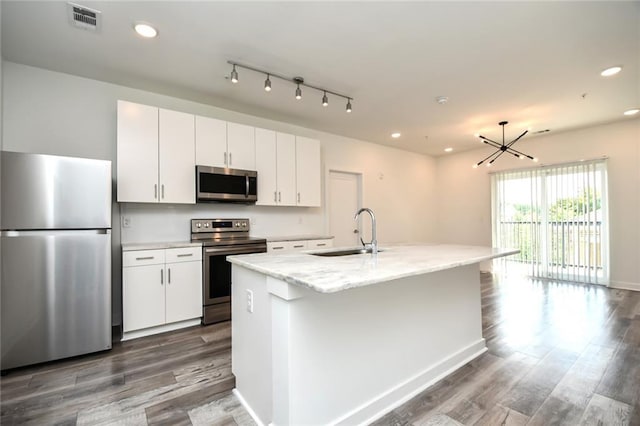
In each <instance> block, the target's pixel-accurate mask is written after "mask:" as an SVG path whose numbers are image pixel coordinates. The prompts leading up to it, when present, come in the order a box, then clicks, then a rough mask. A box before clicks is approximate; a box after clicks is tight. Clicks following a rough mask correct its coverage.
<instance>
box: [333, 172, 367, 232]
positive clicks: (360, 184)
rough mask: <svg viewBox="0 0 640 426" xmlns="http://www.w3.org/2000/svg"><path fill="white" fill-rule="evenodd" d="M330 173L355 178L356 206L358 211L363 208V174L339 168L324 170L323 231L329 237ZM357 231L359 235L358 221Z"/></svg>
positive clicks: (358, 224) (358, 223)
mask: <svg viewBox="0 0 640 426" xmlns="http://www.w3.org/2000/svg"><path fill="white" fill-rule="evenodd" d="M331 173H344V174H349V175H354V176H355V178H356V183H357V186H358V194H357V200H356V201H357V205H358V209H360V208H362V206H363V201H364V200H363V192H364V190H363V183H364V180H363V178H362V175H363V173H362V172H361V171H357V170H349V169H341V168H334V167H327V168H326V169H325V179H324V187H325V191H324V206H325V208H324V229H325V233H326V234H327V235H331V234H330V232H331V223H330V217H331V194H330V193H329V188H330V187H331V186H330V182H331ZM357 229H358V233H359V234H360V233H361V231H362V230H361V229H360V221H359V222H357Z"/></svg>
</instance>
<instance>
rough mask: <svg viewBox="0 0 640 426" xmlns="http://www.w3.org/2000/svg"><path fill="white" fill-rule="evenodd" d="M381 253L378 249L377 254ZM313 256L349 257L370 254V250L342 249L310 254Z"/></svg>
mask: <svg viewBox="0 0 640 426" xmlns="http://www.w3.org/2000/svg"><path fill="white" fill-rule="evenodd" d="M381 251H384V250H380V249H378V253H380V252H381ZM310 254H312V255H314V256H325V257H332V256H351V255H354V254H371V249H370V248H367V249H364V248H361V249H342V250H333V251H325V252H322V253H310Z"/></svg>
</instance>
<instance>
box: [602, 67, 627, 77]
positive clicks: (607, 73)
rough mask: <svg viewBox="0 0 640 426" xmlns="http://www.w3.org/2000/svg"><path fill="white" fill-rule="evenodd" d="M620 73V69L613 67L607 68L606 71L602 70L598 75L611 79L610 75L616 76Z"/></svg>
mask: <svg viewBox="0 0 640 426" xmlns="http://www.w3.org/2000/svg"><path fill="white" fill-rule="evenodd" d="M620 71H622V67H621V66H615V67H611V68H607V69H606V70H603V71H602V72H601V73H600V75H601V76H603V77H611V76H612V75H616V74H618V73H619V72H620Z"/></svg>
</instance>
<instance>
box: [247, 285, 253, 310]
mask: <svg viewBox="0 0 640 426" xmlns="http://www.w3.org/2000/svg"><path fill="white" fill-rule="evenodd" d="M247 312H249V313H253V291H251V290H247Z"/></svg>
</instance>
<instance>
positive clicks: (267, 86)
mask: <svg viewBox="0 0 640 426" xmlns="http://www.w3.org/2000/svg"><path fill="white" fill-rule="evenodd" d="M264 91H265V92H270V91H271V80H269V74H267V79H266V80H265V81H264Z"/></svg>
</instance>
